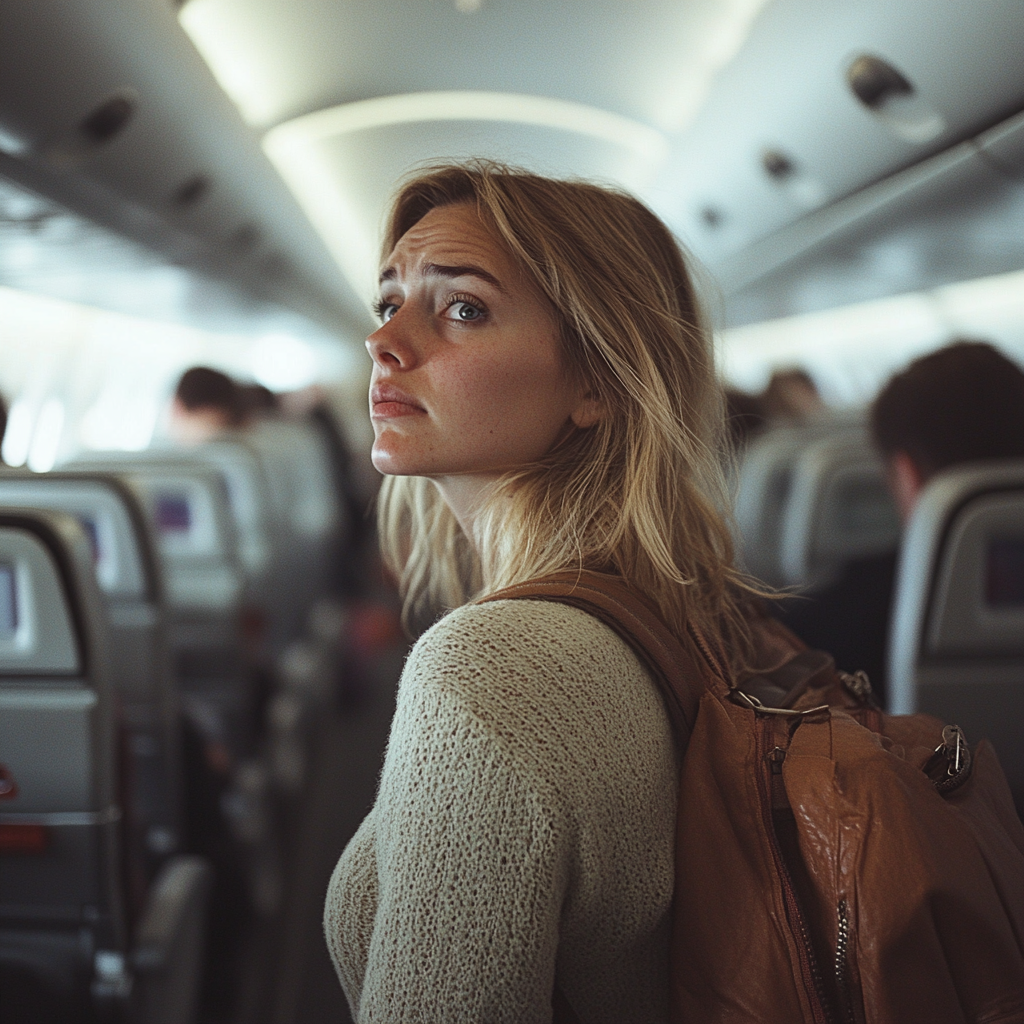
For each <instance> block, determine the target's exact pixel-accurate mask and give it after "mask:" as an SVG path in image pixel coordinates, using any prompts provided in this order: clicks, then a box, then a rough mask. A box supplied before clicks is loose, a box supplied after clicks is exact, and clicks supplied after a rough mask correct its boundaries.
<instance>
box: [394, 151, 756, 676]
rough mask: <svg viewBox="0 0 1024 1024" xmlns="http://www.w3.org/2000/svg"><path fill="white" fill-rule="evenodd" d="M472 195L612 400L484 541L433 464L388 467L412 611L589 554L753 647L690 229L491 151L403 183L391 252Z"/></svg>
mask: <svg viewBox="0 0 1024 1024" xmlns="http://www.w3.org/2000/svg"><path fill="white" fill-rule="evenodd" d="M455 203H470V204H474V205H475V207H476V209H477V211H478V213H479V215H480V217H481V218H482V219H483V220H484V222H485V223H486V224H488V225H489V226H490V227H491V229H492V230H493V231H494V234H495V237H496V238H498V239H499V240H500V241H501V242H502V244H503V245H504V246H505V248H506V249H507V251H508V252H509V253H510V254H511V255H512V257H513V258H514V260H515V261H516V262H517V263H518V264H519V265H520V266H521V267H522V268H523V270H524V271H525V272H526V274H527V275H528V277H529V278H530V279H531V280H532V281H533V282H535V284H536V285H537V287H538V288H539V290H540V291H541V293H542V294H543V295H545V296H546V297H547V299H548V301H549V302H550V304H551V308H552V310H553V311H554V314H555V316H556V318H557V321H558V324H559V333H560V343H561V357H562V361H563V366H564V370H565V372H566V374H567V377H568V379H569V381H570V382H571V383H572V384H573V385H576V386H579V387H580V388H581V390H582V392H584V393H589V395H590V396H591V397H592V398H594V399H596V400H597V402H599V403H600V405H601V406H602V407H603V415H602V416H601V418H600V419H599V420H598V422H597V423H596V424H595V425H594V426H591V427H587V428H585V429H576V428H574V429H571V430H570V431H569V432H568V433H567V434H566V435H565V436H564V437H563V438H562V439H561V440H560V441H559V442H558V443H557V444H556V445H555V446H554V448H553V449H552V450H551V451H549V452H548V453H547V455H545V456H544V457H543V458H542V459H541V460H540V461H538V462H537V463H535V464H531V465H528V466H522V467H519V468H517V469H516V470H514V471H512V472H509V473H507V474H506V475H505V476H504V477H503V478H502V480H501V481H500V482H499V484H498V485H497V487H496V488H495V489H494V492H493V494H492V495H491V499H490V500H489V502H488V505H487V507H486V508H485V509H484V511H483V514H482V515H480V516H479V517H478V521H477V522H478V525H477V528H476V529H477V532H478V535H477V536H475V537H474V538H472V543H471V542H470V539H469V538H467V537H466V536H465V535H464V534H463V532H462V530H461V528H460V526H459V524H458V522H457V521H456V519H455V516H454V515H453V514H452V512H451V511H450V510H449V509H448V507H447V505H446V504H445V502H444V500H443V499H442V498H441V495H440V493H439V492H438V490H437V488H436V487H435V486H434V485H433V484H432V483H431V482H430V481H429V480H426V479H424V478H418V477H389V478H387V479H386V480H385V483H384V486H383V488H382V490H381V496H380V499H379V527H380V536H381V545H382V550H383V553H384V557H385V561H386V562H387V564H388V565H389V566H390V567H391V568H392V570H393V571H394V572H395V573H396V575H397V577H398V579H399V582H400V587H401V590H402V594H403V599H404V602H405V609H404V610H405V616H406V622H407V624H418V625H423V624H425V623H426V622H428V621H429V620H430V619H431V618H433V617H434V616H436V614H437V613H438V612H439V611H441V610H442V609H443V608H450V607H454V606H456V605H459V604H462V603H465V602H466V601H468V600H472V599H473V598H474V597H477V596H480V595H482V594H484V593H487V592H493V591H494V590H497V589H500V588H501V587H504V586H507V585H509V584H512V583H517V582H521V581H525V580H528V579H532V578H534V577H536V576H542V575H545V574H547V573H550V572H555V571H558V570H564V569H576V568H588V569H596V570H598V571H604V572H611V573H617V574H620V575H621V576H623V577H624V578H626V579H627V580H629V581H631V582H632V583H633V584H634V585H635V586H636V587H637V588H638V589H639V590H640V592H641V593H643V594H645V595H646V596H647V597H648V599H650V600H652V601H653V602H654V603H655V605H656V606H657V608H658V609H659V610H660V613H661V615H662V618H663V619H664V620H665V622H666V624H667V625H668V626H669V627H670V628H671V629H672V630H673V631H674V632H676V633H677V634H678V635H683V631H684V630H685V626H686V623H687V621H690V622H692V623H694V625H696V626H697V627H698V628H700V629H701V630H702V631H704V632H705V633H708V634H709V635H712V636H720V635H722V634H723V633H724V634H726V636H727V637H728V638H729V639H730V640H732V641H733V643H731V644H730V645H729V646H730V649H731V650H732V651H733V655H734V656H735V657H737V658H739V659H742V653H741V652H740V651H739V650H737V649H736V647H737V644H736V643H735V641H737V640H741V638H742V636H743V629H742V623H741V617H740V615H739V613H738V610H737V594H738V591H741V590H744V589H747V587H746V584H745V582H744V580H743V577H742V576H741V574H740V573H738V571H737V570H736V569H734V567H733V549H732V539H731V535H730V532H729V529H728V526H727V523H726V521H725V511H724V510H725V509H727V507H728V500H727V493H726V485H725V480H724V477H723V472H722V454H723V447H724V445H725V444H726V433H725V420H724V398H723V393H722V389H721V387H720V385H719V382H718V379H717V377H716V374H715V368H714V358H713V348H712V341H711V337H710V333H709V331H708V329H707V328H706V326H705V325H704V323H703V320H702V317H701V314H700V311H699V309H698V305H697V300H696V295H695V291H694V287H693V282H692V280H691V276H690V273H689V271H688V270H687V266H686V263H685V260H684V258H683V255H682V252H681V251H680V248H679V246H678V244H677V243H676V241H675V239H674V238H673V237H672V235H671V234H670V232H669V231H668V229H667V228H666V227H665V225H664V224H663V223H662V222H661V221H660V220H659V219H658V218H657V217H656V216H655V215H654V214H653V213H652V212H651V211H650V210H648V209H647V207H645V206H644V205H643V204H642V203H641V202H639V201H638V200H637V199H635V198H634V197H632V196H630V195H628V194H626V193H625V192H621V191H617V190H615V189H611V188H607V187H603V186H598V185H594V184H591V183H588V182H582V181H558V180H553V179H550V178H543V177H540V176H538V175H534V174H530V173H527V172H524V171H520V170H515V169H511V168H508V167H504V166H501V165H496V164H492V163H488V162H482V161H476V162H473V163H469V164H460V165H445V166H439V167H434V168H430V169H428V170H427V171H425V172H423V173H420V174H418V175H417V176H416V177H415V178H413V179H411V180H409V181H408V182H407V183H406V184H405V185H404V186H403V187H402V188H401V189H400V190H399V192H398V194H397V196H396V197H395V199H394V202H393V204H392V207H391V210H390V214H389V217H388V221H387V227H386V232H385V237H384V243H383V251H384V257H385V258H387V256H388V255H389V254H390V253H391V251H392V250H393V249H394V246H395V244H396V243H397V242H398V240H399V239H400V238H401V237H402V235H404V234H405V232H406V231H408V230H409V228H411V227H412V226H413V225H414V224H416V223H417V221H419V220H420V219H421V218H422V217H423V216H424V215H425V214H426V213H428V212H429V211H430V210H431V209H434V208H435V207H439V206H447V205H451V204H455ZM739 646H743V645H742V643H741V644H740V645H739Z"/></svg>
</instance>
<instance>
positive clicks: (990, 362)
mask: <svg viewBox="0 0 1024 1024" xmlns="http://www.w3.org/2000/svg"><path fill="white" fill-rule="evenodd" d="M871 434H872V438H873V439H874V442H875V445H876V447H877V448H878V449H879V451H880V452H881V453H882V455H883V456H884V457H886V458H891V457H892V456H893V455H895V454H896V453H897V452H901V451H902V452H906V454H907V455H909V456H910V457H911V459H913V461H914V463H915V465H916V466H917V467H918V469H919V470H920V471H921V473H922V474H923V475H924V477H925V479H927V478H928V477H931V476H933V475H934V474H935V473H938V472H939V471H940V470H943V469H946V468H948V467H949V466H955V465H959V464H960V463H963V462H974V461H977V460H979V459H1008V458H1024V370H1021V368H1020V367H1019V366H1018V365H1017V364H1016V363H1014V362H1013V361H1012V360H1010V359H1008V358H1007V357H1006V356H1004V355H1003V354H1002V353H1001V352H999V351H998V350H997V349H995V348H994V347H993V346H992V345H989V344H987V343H986V342H981V341H957V342H954V343H952V344H950V345H947V346H946V347H945V348H941V349H939V350H938V351H937V352H932V353H930V354H929V355H926V356H922V357H921V358H920V359H915V360H914V362H912V363H911V364H910V365H909V366H908V367H907V368H906V369H905V370H903V371H902V372H900V373H898V374H896V376H894V377H893V378H892V379H891V380H890V381H889V383H888V384H886V385H885V387H884V388H883V389H882V391H881V392H880V393H879V395H878V397H877V398H876V399H875V401H874V403H873V405H872V407H871Z"/></svg>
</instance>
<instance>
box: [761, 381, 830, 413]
mask: <svg viewBox="0 0 1024 1024" xmlns="http://www.w3.org/2000/svg"><path fill="white" fill-rule="evenodd" d="M761 406H762V408H763V410H764V415H765V417H766V418H767V420H768V421H769V422H771V423H778V424H780V425H785V424H789V425H798V424H801V423H813V422H814V421H815V420H819V419H821V418H822V417H823V416H824V415H826V414H827V412H828V408H827V406H826V405H825V403H824V402H823V401H822V400H821V395H820V393H819V392H818V386H817V384H815V383H814V378H813V377H812V376H811V375H810V374H809V373H808V372H807V371H806V370H802V369H800V368H798V367H796V368H793V369H789V370H776V371H775V372H774V373H773V374H772V376H771V380H769V381H768V387H766V388H765V390H764V394H763V395H762V396H761Z"/></svg>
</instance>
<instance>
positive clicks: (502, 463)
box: [325, 164, 742, 1024]
mask: <svg viewBox="0 0 1024 1024" xmlns="http://www.w3.org/2000/svg"><path fill="white" fill-rule="evenodd" d="M383 251H384V257H385V258H384V263H383V272H382V274H381V297H380V301H379V306H378V309H379V313H380V318H381V320H382V325H381V327H380V328H379V329H378V330H377V331H376V332H375V333H374V334H372V335H371V336H370V338H369V340H368V341H367V346H368V348H369V351H370V354H371V356H372V358H373V376H372V383H371V388H370V404H371V416H372V419H373V426H374V431H375V436H376V440H375V443H374V447H373V462H374V465H375V466H376V468H377V469H378V470H379V471H380V472H382V473H384V474H386V475H387V479H386V480H385V482H384V485H383V491H382V495H381V499H380V506H379V512H380V526H381V535H382V538H383V546H384V548H385V552H386V555H387V557H388V559H389V560H390V563H391V564H392V566H393V567H394V569H395V572H396V574H397V576H398V577H399V579H400V580H401V585H402V589H403V593H404V600H405V611H406V614H407V616H408V618H409V619H411V620H415V621H429V619H430V618H432V617H433V615H434V614H435V611H436V610H440V609H444V608H445V607H447V608H454V610H453V611H450V612H449V613H448V614H447V615H446V616H445V617H444V618H442V619H441V620H440V621H438V622H436V623H435V624H434V625H433V627H432V628H430V629H429V630H428V631H427V632H426V633H425V634H424V635H423V636H422V637H421V638H420V639H419V641H418V642H417V643H416V645H415V647H414V648H413V650H412V653H411V654H410V656H409V659H408V661H407V662H406V666H405V670H404V672H403V674H402V679H401V684H400V689H399V695H398V702H397V708H396V712H395V717H394V720H393V723H392V728H391V737H390V741H389V744H388V750H387V755H386V759H385V763H384V767H383V771H382V775H381V779H380V786H379V791H378V795H377V800H376V803H375V805H374V807H373V809H372V810H371V812H370V814H369V815H368V816H367V818H366V819H365V821H364V822H363V824H362V826H361V827H360V829H359V831H358V833H357V834H356V835H355V837H354V838H353V839H352V841H351V842H350V843H349V845H348V847H347V848H346V850H345V852H344V853H343V854H342V856H341V859H340V860H339V862H338V865H337V867H336V869H335V872H334V875H333V877H332V879H331V883H330V887H329V891H328V896H327V903H326V908H325V930H326V938H327V943H328V946H329V948H330V952H331V955H332V957H333V959H334V962H335V966H336V968H337V971H338V975H339V978H340V980H341V983H342V986H343V987H344V990H345V993H346V995H347V997H348V1000H349V1003H350V1005H351V1007H352V1012H353V1016H354V1017H355V1019H357V1020H359V1021H400V1020H401V1021H413V1020H419V1021H446V1022H452V1021H490V1022H496V1021H541V1020H550V1019H551V1015H552V1002H553V998H554V999H555V1001H556V1002H560V1001H561V1000H562V999H563V997H564V999H565V1000H567V1001H568V1003H569V1004H570V1006H571V1007H572V1008H574V1010H575V1012H576V1013H578V1014H579V1016H580V1017H582V1018H584V1019H588V1020H595V1021H596V1020H608V1021H616V1022H619V1024H629V1022H631V1021H636V1022H643V1024H656V1022H659V1021H667V1020H668V1016H669V939H670V934H669V933H670V916H669V911H670V906H671V903H672V894H673V851H674V839H673V835H674V830H675V819H676V801H677V778H678V764H679V758H680V755H681V751H680V750H679V749H677V747H676V745H675V741H674V739H673V733H672V729H671V727H670V723H669V719H668V717H667V713H666V710H665V707H664V705H663V703H662V699H661V697H660V696H659V690H658V688H657V686H656V684H655V682H654V681H653V680H652V678H651V677H650V675H649V674H648V672H647V670H646V669H645V668H644V667H643V665H641V663H640V661H639V660H638V658H637V657H636V656H635V655H634V653H633V651H632V649H631V648H630V647H629V646H627V644H626V643H625V642H624V641H622V640H621V639H619V637H618V636H617V635H616V634H615V633H614V632H613V631H612V630H611V629H609V628H607V627H606V626H604V625H603V624H601V623H600V622H599V621H597V620H596V619H594V618H592V617H591V616H590V615H588V614H586V613H584V612H582V611H580V610H577V609H575V608H570V607H566V606H563V605H559V604H550V603H546V602H541V601H497V602H494V603H489V604H475V603H473V600H474V598H475V597H477V596H479V595H482V594H486V593H488V592H494V591H496V590H498V589H500V588H502V587H504V586H506V585H508V584H512V583H515V582H517V581H525V580H530V579H533V578H536V577H539V576H543V575H545V574H547V573H550V572H554V571H558V570H566V569H569V570H575V569H578V568H581V567H586V568H591V569H596V570H603V571H605V572H608V573H615V574H619V575H621V576H623V577H625V578H626V579H627V580H628V581H629V582H630V583H632V584H633V585H634V586H635V587H636V588H638V589H639V590H641V591H642V592H643V593H644V594H646V595H647V596H648V597H649V599H650V601H651V602H653V603H654V604H655V605H656V607H657V608H658V609H659V610H660V613H661V616H662V617H663V618H664V620H665V622H666V623H667V624H669V626H670V628H671V629H672V630H673V632H675V633H676V634H677V635H680V636H684V635H685V624H686V623H687V622H693V623H695V624H696V625H697V626H699V627H700V628H701V629H702V630H704V631H706V632H707V633H708V634H710V635H713V636H716V637H723V636H724V638H725V642H726V643H727V644H728V646H729V649H730V650H731V651H732V652H733V653H734V655H735V657H736V658H737V659H740V658H741V657H742V651H741V647H742V644H741V643H740V642H739V641H738V640H737V639H735V638H736V637H738V636H739V635H741V630H739V629H738V628H737V627H736V626H735V623H737V621H738V619H737V616H738V607H737V597H736V595H737V593H738V590H739V588H740V587H741V586H742V584H741V582H740V576H739V574H738V573H737V571H736V570H735V569H734V568H733V564H732V550H731V543H730V537H729V531H728V529H727V528H726V526H725V524H724V523H723V521H722V519H721V517H720V515H719V512H718V511H717V510H718V509H720V508H723V507H725V498H724V493H723V487H724V484H723V480H722V475H721V465H720V452H721V445H722V444H723V441H724V433H725V425H724V415H723V405H724V403H723V400H722V392H721V389H720V388H719V386H718V384H717V382H716V376H715V370H714V366H713V357H712V344H711V339H710V337H709V333H708V330H707V327H706V326H705V324H704V322H703V320H702V318H701V315H700V312H699V311H698V309H697V305H696V299H695V295H694V289H693V285H692V282H691V277H690V273H689V271H688V269H687V266H686V263H685V261H684V257H683V255H682V253H681V252H680V250H679V248H678V246H677V244H676V243H675V241H674V240H673V238H672V236H671V235H670V233H669V231H668V230H667V228H666V227H665V226H664V225H663V224H662V223H661V222H660V221H659V220H658V219H657V218H656V217H655V216H654V215H653V214H652V213H651V212H650V211H649V210H648V209H647V208H646V207H644V206H643V205H642V204H641V203H639V202H638V201H637V200H635V199H633V198H631V197H630V196H628V195H625V194H623V193H620V192H616V191H613V190H611V189H606V188H602V187H598V186H596V185H590V184H585V183H582V182H564V181H553V180H549V179H545V178H541V177H536V176H533V175H530V174H526V173H523V172H517V171H511V170H507V169H503V168H500V167H494V166H492V165H483V164H480V165H478V164H472V165H468V166H464V167H460V166H453V167H444V168H440V169H437V170H434V171H431V172H429V173H426V174H424V175H423V176H422V177H419V178H417V179H415V180H413V181H411V182H410V183H409V184H407V185H406V186H405V187H404V188H402V189H401V191H400V192H399V194H398V196H397V198H396V200H395V202H394V205H393V207H392V210H391V214H390V219H389V222H388V226H387V230H386V236H385V242H384V249H383ZM730 637H732V638H733V639H732V640H730V639H729V638H730ZM556 977H557V991H558V993H559V995H557V996H554V995H553V993H554V992H555V990H556Z"/></svg>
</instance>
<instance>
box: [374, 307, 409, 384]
mask: <svg viewBox="0 0 1024 1024" xmlns="http://www.w3.org/2000/svg"><path fill="white" fill-rule="evenodd" d="M398 316H399V314H398V313H396V314H395V315H394V316H392V317H391V319H390V320H386V321H385V322H384V323H382V324H381V325H380V327H378V328H377V330H375V331H374V332H373V334H371V335H370V336H369V337H368V338H367V339H366V350H367V351H368V352H369V353H370V358H371V359H372V360H373V361H374V362H375V363H377V364H378V365H379V366H382V367H387V368H389V369H400V370H408V369H410V368H411V367H412V366H413V365H414V363H415V362H416V351H415V346H414V345H413V343H412V339H411V338H409V337H408V336H407V332H406V331H405V330H403V326H402V325H401V324H398V323H396V322H395V321H396V320H397V319H398Z"/></svg>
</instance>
